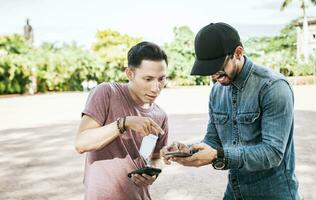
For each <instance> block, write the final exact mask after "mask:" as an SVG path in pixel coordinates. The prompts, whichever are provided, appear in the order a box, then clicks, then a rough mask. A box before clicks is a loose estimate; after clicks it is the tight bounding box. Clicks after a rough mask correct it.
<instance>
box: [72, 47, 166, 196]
mask: <svg viewBox="0 0 316 200" xmlns="http://www.w3.org/2000/svg"><path fill="white" fill-rule="evenodd" d="M167 64H168V61H167V56H166V54H165V53H164V51H163V50H161V49H160V48H159V47H158V46H157V45H155V44H153V43H149V42H141V43H139V44H137V45H135V46H134V47H132V48H131V49H130V50H129V52H128V68H127V69H126V75H127V77H128V79H129V82H128V84H118V83H102V84H100V85H98V86H97V87H96V88H95V89H94V90H93V91H91V93H90V95H89V97H88V100H87V103H86V105H85V108H84V110H83V112H82V119H81V122H80V126H79V130H78V134H77V138H76V142H75V146H76V150H77V151H78V152H79V153H85V152H86V153H87V154H86V164H85V176H84V184H85V199H89V200H91V199H111V200H116V199H117V200H121V199H122V200H127V199H133V200H134V199H146V200H147V199H151V198H150V195H149V192H148V186H149V185H151V184H152V183H153V182H154V181H155V180H156V178H157V177H156V176H148V175H146V174H143V175H133V176H132V177H131V178H128V176H127V174H128V173H129V172H131V171H133V170H135V169H138V168H141V167H144V166H145V165H146V163H145V162H144V159H143V158H141V156H140V153H139V149H140V145H141V142H142V139H143V137H144V136H146V135H148V134H156V135H157V136H158V140H157V143H156V147H155V149H154V152H153V154H152V156H151V161H152V162H151V163H152V165H153V166H155V163H156V162H155V161H157V160H158V159H160V155H159V151H160V149H162V147H163V146H165V145H166V144H167V138H168V119H167V116H166V113H165V112H164V111H163V110H162V109H161V108H160V107H159V106H158V105H157V104H155V103H154V101H155V99H156V98H157V97H158V95H159V94H160V92H161V90H162V88H163V87H164V86H165V82H166V70H167Z"/></svg>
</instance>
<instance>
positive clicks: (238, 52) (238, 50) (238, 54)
mask: <svg viewBox="0 0 316 200" xmlns="http://www.w3.org/2000/svg"><path fill="white" fill-rule="evenodd" d="M243 55H244V48H243V47H242V46H238V47H236V49H235V52H234V56H235V58H236V59H238V60H240V59H241V58H242V57H243Z"/></svg>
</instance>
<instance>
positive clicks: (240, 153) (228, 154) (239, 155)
mask: <svg viewBox="0 0 316 200" xmlns="http://www.w3.org/2000/svg"><path fill="white" fill-rule="evenodd" d="M224 154H225V159H226V160H227V168H228V169H242V170H247V171H259V170H265V169H270V168H273V167H277V166H279V164H280V163H281V161H282V159H283V152H280V151H279V150H277V149H276V148H274V147H273V146H271V145H269V144H264V143H261V144H257V145H254V146H247V147H240V148H224Z"/></svg>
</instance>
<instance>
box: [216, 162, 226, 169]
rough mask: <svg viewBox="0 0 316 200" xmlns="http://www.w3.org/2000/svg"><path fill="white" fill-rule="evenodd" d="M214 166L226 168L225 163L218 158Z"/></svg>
mask: <svg viewBox="0 0 316 200" xmlns="http://www.w3.org/2000/svg"><path fill="white" fill-rule="evenodd" d="M213 166H214V168H215V169H224V168H225V163H224V162H223V161H221V160H218V161H216V162H215V163H214V165H213Z"/></svg>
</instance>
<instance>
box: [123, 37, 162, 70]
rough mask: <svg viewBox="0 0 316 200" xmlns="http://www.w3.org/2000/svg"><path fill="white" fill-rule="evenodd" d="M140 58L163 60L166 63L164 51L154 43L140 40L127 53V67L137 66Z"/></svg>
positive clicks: (140, 60)
mask: <svg viewBox="0 0 316 200" xmlns="http://www.w3.org/2000/svg"><path fill="white" fill-rule="evenodd" d="M142 60H153V61H161V60H165V61H166V63H167V65H168V58H167V55H166V53H165V52H164V51H163V50H162V49H161V48H160V47H159V46H158V45H156V44H154V43H151V42H140V43H138V44H136V45H135V46H133V47H132V48H131V49H130V50H129V51H128V53H127V61H128V67H134V68H136V67H138V66H139V65H140V64H141V62H142Z"/></svg>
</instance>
